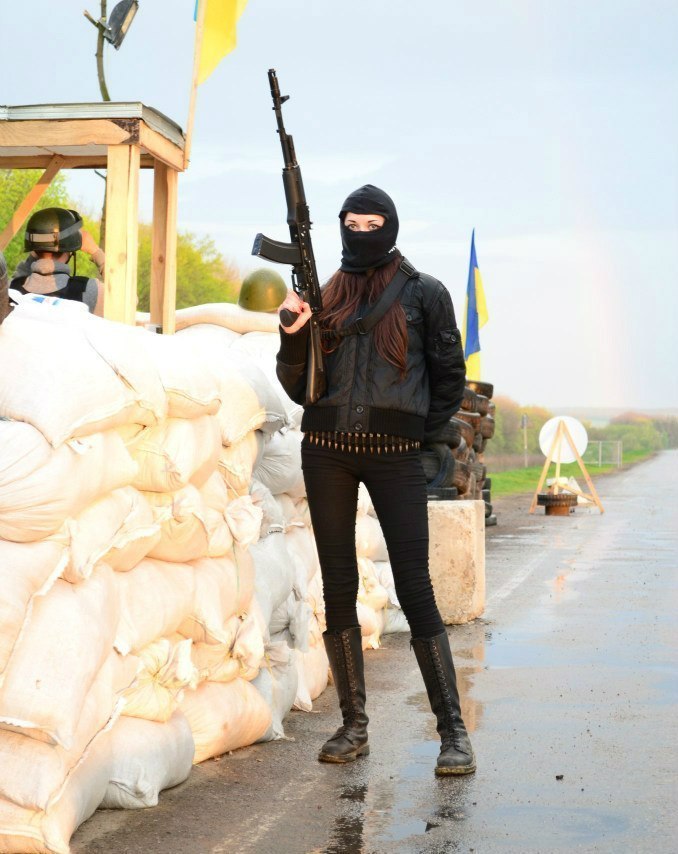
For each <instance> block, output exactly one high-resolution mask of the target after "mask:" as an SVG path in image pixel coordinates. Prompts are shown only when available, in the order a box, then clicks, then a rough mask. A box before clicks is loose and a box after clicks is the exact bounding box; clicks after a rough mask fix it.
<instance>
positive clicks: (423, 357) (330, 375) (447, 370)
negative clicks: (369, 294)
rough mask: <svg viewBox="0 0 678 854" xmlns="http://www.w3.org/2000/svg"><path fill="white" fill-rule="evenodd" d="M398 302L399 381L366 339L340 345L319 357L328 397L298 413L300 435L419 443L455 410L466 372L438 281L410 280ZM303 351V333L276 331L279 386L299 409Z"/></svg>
mask: <svg viewBox="0 0 678 854" xmlns="http://www.w3.org/2000/svg"><path fill="white" fill-rule="evenodd" d="M400 302H401V304H402V307H403V309H404V311H405V317H406V318H407V336H408V348H407V372H406V375H405V378H404V379H403V380H401V379H400V373H399V371H398V369H397V368H395V367H394V366H393V365H391V364H389V363H388V362H386V361H385V360H384V359H382V358H381V357H380V356H379V354H378V353H377V351H376V348H375V346H374V340H373V333H372V332H370V333H368V334H367V335H349V336H347V337H345V338H343V339H342V340H341V343H340V344H339V346H338V348H337V349H336V350H335V351H334V352H332V353H330V354H329V355H327V356H326V357H325V364H326V367H327V393H326V395H325V396H324V397H322V398H320V400H319V401H318V402H317V403H316V404H315V405H313V406H305V408H304V416H303V419H302V422H301V429H302V430H303V431H309V430H318V431H330V432H331V431H338V432H348V433H382V434H387V435H394V436H402V437H403V438H409V439H415V440H422V439H423V440H426V439H429V438H431V437H432V436H434V435H435V433H436V432H437V431H438V430H439V429H440V427H442V425H443V424H445V422H446V421H447V420H448V419H449V418H450V417H451V416H452V415H454V413H455V412H456V411H457V410H458V409H459V406H460V405H461V401H462V398H463V395H464V383H465V379H466V367H465V363H464V354H463V351H462V346H461V335H460V334H459V330H458V329H457V324H456V320H455V316H454V308H453V306H452V299H451V297H450V294H449V291H448V290H447V289H446V288H445V287H444V285H443V284H441V282H439V281H438V280H437V279H434V278H432V277H431V276H427V275H426V274H424V273H415V275H414V276H412V277H411V278H410V279H409V280H408V282H407V284H406V285H405V287H404V288H403V290H402V292H401V294H400ZM362 313H365V312H364V310H363V312H362ZM351 320H352V319H349V320H348V321H347V323H349V322H351ZM307 348H308V325H306V326H304V327H302V329H300V330H299V332H297V333H296V334H294V335H289V334H288V333H286V332H284V331H283V330H282V329H281V330H280V351H279V352H278V358H277V374H278V379H279V380H280V382H281V383H282V386H283V388H284V389H285V391H286V392H287V394H288V395H289V396H290V397H291V398H292V400H294V401H295V402H296V403H299V404H304V402H305V390H306V354H307Z"/></svg>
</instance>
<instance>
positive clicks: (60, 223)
mask: <svg viewBox="0 0 678 854" xmlns="http://www.w3.org/2000/svg"><path fill="white" fill-rule="evenodd" d="M81 246H82V217H81V216H80V214H79V213H78V212H77V211H71V210H66V208H45V209H44V210H41V211H36V212H35V213H34V214H33V216H32V217H31V218H30V219H29V220H28V222H27V223H26V234H25V236H24V249H26V250H28V251H33V252H75V251H76V250H77V249H80V247H81Z"/></svg>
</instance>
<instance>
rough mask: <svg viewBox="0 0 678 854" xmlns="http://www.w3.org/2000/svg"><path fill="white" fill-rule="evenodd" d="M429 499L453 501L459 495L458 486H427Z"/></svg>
mask: <svg viewBox="0 0 678 854" xmlns="http://www.w3.org/2000/svg"><path fill="white" fill-rule="evenodd" d="M426 494H427V496H428V500H429V501H453V500H454V499H456V498H457V496H458V495H459V492H458V490H457V487H456V486H427V487H426Z"/></svg>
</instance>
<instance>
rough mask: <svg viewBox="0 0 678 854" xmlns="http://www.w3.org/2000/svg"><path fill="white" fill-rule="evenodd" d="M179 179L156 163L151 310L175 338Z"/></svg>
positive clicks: (165, 167)
mask: <svg viewBox="0 0 678 854" xmlns="http://www.w3.org/2000/svg"><path fill="white" fill-rule="evenodd" d="M177 177H178V173H177V172H176V171H175V170H174V169H171V168H170V167H169V166H166V165H165V164H164V163H162V162H161V161H159V160H156V161H155V174H154V177H153V248H152V254H151V294H150V308H151V323H157V324H158V325H159V326H160V327H161V328H162V331H163V333H164V334H165V335H172V334H173V333H174V330H175V315H174V313H175V309H176V294H177V186H178V181H177Z"/></svg>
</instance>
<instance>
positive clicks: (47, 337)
mask: <svg viewBox="0 0 678 854" xmlns="http://www.w3.org/2000/svg"><path fill="white" fill-rule="evenodd" d="M40 310H41V309H40V306H38V305H37V304H33V305H31V307H30V311H31V312H33V313H34V312H35V311H40ZM27 311H28V309H27V307H26V306H25V305H24V304H22V305H21V306H19V307H18V308H17V309H15V311H13V312H12V314H11V315H10V316H9V317H8V318H7V320H6V321H5V322H4V323H3V324H2V327H0V364H1V365H2V368H3V382H2V386H0V416H4V417H6V418H11V419H13V420H16V421H26V422H28V423H29V424H32V425H33V426H34V427H35V428H36V429H38V430H39V431H40V432H41V433H42V434H43V436H45V438H46V439H47V440H48V441H49V442H50V444H52V445H53V446H55V447H57V446H59V445H61V444H62V443H63V442H65V441H66V440H68V439H70V438H72V437H74V436H87V435H90V434H92V433H99V432H102V431H104V430H108V429H110V428H112V427H115V426H116V425H118V424H132V423H135V424H156V423H158V422H159V421H160V420H161V419H162V418H164V417H165V414H166V412H167V400H166V397H165V393H164V391H163V389H162V385H161V383H160V378H159V377H158V375H157V373H156V372H155V370H154V368H153V367H152V366H151V365H150V364H149V362H148V359H146V358H145V356H144V353H143V349H142V348H141V346H140V343H139V337H138V336H139V335H140V334H141V335H143V334H144V333H143V332H139V331H138V330H134V329H133V328H131V327H126V326H125V325H124V324H120V323H111V322H110V321H106V320H103V319H101V318H97V317H94V316H93V315H83V318H82V321H84V325H82V326H80V327H77V326H69V324H68V323H67V322H65V321H64V317H65V316H64V315H60V317H59V318H55V317H54V312H50V311H49V309H44V314H45V317H46V318H48V319H47V320H45V321H43V320H38V319H35V317H32V316H27V315H26V312H27ZM62 321H63V322H62ZM82 321H81V320H80V319H79V320H78V324H80V323H81V322H82Z"/></svg>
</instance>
